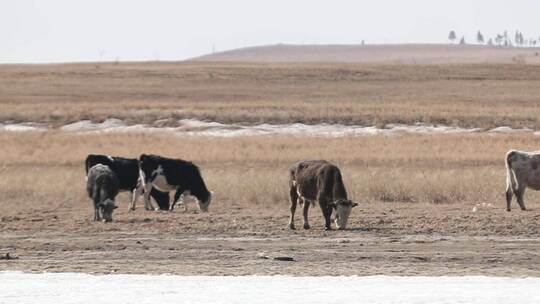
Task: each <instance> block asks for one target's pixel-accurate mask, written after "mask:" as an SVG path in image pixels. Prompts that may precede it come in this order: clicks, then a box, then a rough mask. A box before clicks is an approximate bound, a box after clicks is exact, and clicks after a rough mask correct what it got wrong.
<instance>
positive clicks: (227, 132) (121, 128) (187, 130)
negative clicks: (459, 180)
mask: <svg viewBox="0 0 540 304" xmlns="http://www.w3.org/2000/svg"><path fill="white" fill-rule="evenodd" d="M167 122H168V120H158V121H156V122H155V123H154V124H153V125H145V124H136V125H127V124H126V123H125V122H124V121H122V120H120V119H117V118H109V119H107V120H105V121H103V122H101V123H95V122H92V121H90V120H82V121H79V122H75V123H71V124H68V125H64V126H62V127H60V130H61V131H65V132H79V133H95V132H107V133H166V134H174V135H178V136H194V137H196V136H203V137H242V136H260V135H291V136H308V137H309V136H311V137H347V136H377V135H386V136H392V135H401V134H423V135H429V134H468V133H480V132H487V133H491V134H514V133H528V132H531V133H532V132H533V130H531V129H512V128H510V127H506V126H503V127H498V128H494V129H491V130H488V131H484V130H482V129H480V128H460V127H452V126H441V125H429V124H423V123H417V124H415V125H404V124H388V125H387V126H386V127H385V128H378V127H375V126H358V125H353V126H348V125H342V124H326V123H322V124H317V125H307V124H303V123H294V124H259V125H253V126H246V125H240V124H224V123H219V122H205V121H201V120H197V119H181V120H179V121H177V126H176V127H161V126H159V125H163V124H165V123H167ZM45 130H49V129H48V128H47V127H46V126H43V125H37V124H32V123H26V124H16V125H15V124H11V125H4V124H0V131H45ZM534 134H535V135H538V136H540V132H536V133H534Z"/></svg>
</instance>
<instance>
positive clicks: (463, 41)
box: [459, 36, 467, 45]
mask: <svg viewBox="0 0 540 304" xmlns="http://www.w3.org/2000/svg"><path fill="white" fill-rule="evenodd" d="M459 44H461V45H463V44H467V43H466V42H465V36H461V40H460V41H459Z"/></svg>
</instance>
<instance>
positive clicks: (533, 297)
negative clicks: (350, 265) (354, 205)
mask: <svg viewBox="0 0 540 304" xmlns="http://www.w3.org/2000/svg"><path fill="white" fill-rule="evenodd" d="M0 282H1V283H0V303H28V304H33V303H39V304H47V303H54V304H62V303H92V304H98V303H118V304H120V303H138V304H144V303H151V304H155V303H198V304H205V303H253V304H258V303H373V304H379V303H418V304H424V303H429V304H437V303H477V304H484V303H486V304H487V303H489V304H494V303H495V304H496V303H505V304H506V303H540V290H539V289H538V286H540V278H505V277H483V276H475V277H471V276H467V277H391V276H371V277H289V276H239V277H231V276H214V277H210V276H173V275H157V276H156V275H89V274H82V273H42V274H28V273H20V272H0ZM516 290H526V291H527V292H514V291H516Z"/></svg>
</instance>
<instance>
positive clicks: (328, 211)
mask: <svg viewBox="0 0 540 304" xmlns="http://www.w3.org/2000/svg"><path fill="white" fill-rule="evenodd" d="M318 201H319V206H320V207H321V211H322V214H323V216H324V230H331V229H332V227H330V217H331V216H332V206H330V205H329V204H328V201H329V200H327V199H326V198H321V197H319V199H318Z"/></svg>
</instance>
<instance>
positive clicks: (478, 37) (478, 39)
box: [476, 31, 484, 44]
mask: <svg viewBox="0 0 540 304" xmlns="http://www.w3.org/2000/svg"><path fill="white" fill-rule="evenodd" d="M476 42H478V43H479V44H484V35H482V33H480V31H478V34H476Z"/></svg>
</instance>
